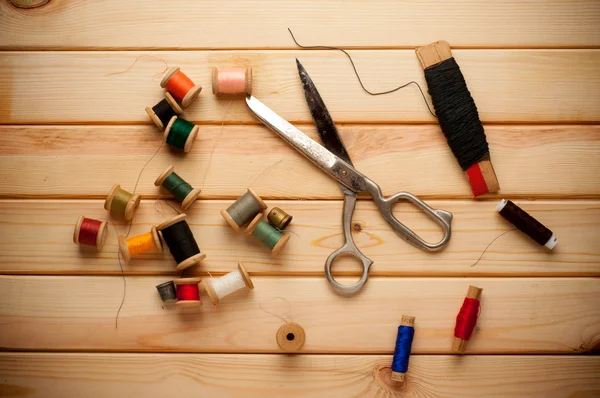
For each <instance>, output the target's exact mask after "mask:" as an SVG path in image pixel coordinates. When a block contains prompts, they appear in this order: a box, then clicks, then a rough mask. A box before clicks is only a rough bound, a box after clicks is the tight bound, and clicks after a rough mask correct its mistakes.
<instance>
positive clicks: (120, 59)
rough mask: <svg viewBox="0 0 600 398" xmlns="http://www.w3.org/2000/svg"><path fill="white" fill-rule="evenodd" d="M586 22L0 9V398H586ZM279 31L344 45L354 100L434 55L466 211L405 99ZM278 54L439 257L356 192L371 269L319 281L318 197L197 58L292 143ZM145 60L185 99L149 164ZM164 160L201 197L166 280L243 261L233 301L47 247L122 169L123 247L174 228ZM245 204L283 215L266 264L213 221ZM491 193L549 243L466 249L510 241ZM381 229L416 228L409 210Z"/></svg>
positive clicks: (326, 247)
mask: <svg viewBox="0 0 600 398" xmlns="http://www.w3.org/2000/svg"><path fill="white" fill-rule="evenodd" d="M598 26H600V3H599V2H597V1H595V0H578V1H575V2H574V1H568V0H549V1H545V2H540V1H533V0H532V1H508V0H501V1H494V2H488V1H484V0H472V1H467V0H464V1H463V0H460V1H455V2H452V3H448V2H443V1H440V0H428V1H423V2H402V1H397V0H381V1H364V0H354V1H350V2H339V1H330V0H322V1H318V2H314V1H313V2H311V1H306V0H293V1H279V0H263V1H259V2H245V1H242V0H235V1H229V2H219V1H216V0H215V1H204V2H201V3H199V2H196V1H191V0H182V1H179V2H176V3H169V4H167V3H165V2H143V1H140V0H130V1H127V2H121V1H117V0H98V1H93V2H87V1H84V0H70V1H67V0H51V1H50V2H49V3H48V4H47V5H45V6H43V7H40V8H36V9H31V10H24V9H17V8H15V7H13V6H12V5H11V4H9V3H8V1H7V0H0V228H1V229H0V301H1V302H2V306H0V350H1V351H4V352H0V395H1V396H36V397H37V396H40V397H42V396H43V397H65V396H79V395H86V396H98V397H104V396H121V395H130V396H138V395H144V396H165V395H174V394H177V396H182V397H186V396H198V395H202V396H214V397H217V396H231V395H235V396H287V397H290V396H323V395H327V396H331V397H334V396H339V397H348V396H357V397H370V396H418V397H422V396H440V397H456V396H472V397H479V396H480V397H488V396H498V397H509V396H510V397H521V396H522V397H525V396H527V397H531V396H540V397H564V396H577V397H592V396H598V395H599V394H600V382H599V380H600V362H599V358H600V357H599V356H598V352H599V348H598V347H600V309H599V308H598V305H597V303H598V302H599V299H600V297H599V295H600V284H599V279H598V277H599V276H600V261H599V259H600V245H599V244H598V242H599V241H600V127H599V123H600V73H598V72H599V70H600V30H598ZM287 28H291V29H292V30H293V31H294V33H295V34H296V36H297V38H298V40H299V41H300V42H301V43H302V44H306V45H317V44H319V45H339V46H343V47H345V48H348V49H351V54H352V56H353V58H354V59H355V61H356V64H357V68H358V70H359V72H360V73H361V76H362V77H363V80H364V82H365V84H366V85H367V86H368V87H369V88H370V89H372V90H384V89H389V88H391V87H394V86H396V85H398V84H401V83H404V82H407V81H411V80H414V81H416V82H418V83H419V84H421V85H422V87H423V88H424V89H426V86H425V84H424V78H423V73H422V71H421V68H420V66H419V63H418V61H417V59H416V56H415V54H414V48H415V47H417V46H421V45H424V44H427V43H429V42H432V41H435V40H440V39H444V40H447V41H449V42H450V44H451V45H452V47H453V49H455V50H454V52H453V53H454V55H455V56H456V59H457V61H458V62H459V64H460V66H461V69H462V71H463V73H464V75H465V77H466V79H467V82H468V85H469V89H470V91H471V93H472V94H473V96H474V98H475V101H476V103H477V106H478V109H479V112H480V115H481V119H482V120H483V122H484V124H485V128H486V135H487V139H488V142H489V144H490V150H491V155H492V159H493V162H494V166H495V168H496V172H497V174H498V179H499V181H500V185H501V188H502V190H501V192H500V193H498V194H494V195H489V196H488V197H486V198H484V199H480V200H472V198H471V194H470V189H469V186H468V184H467V182H466V181H465V178H464V176H463V174H462V172H461V170H460V168H459V167H458V165H457V162H456V160H455V159H454V157H453V156H452V154H451V153H450V151H449V149H448V147H447V144H446V143H445V139H444V137H443V135H442V133H441V132H440V129H439V127H438V125H437V123H436V120H435V118H433V117H432V116H431V115H430V114H429V112H428V110H427V106H426V104H425V103H424V101H423V99H422V98H421V95H420V93H419V91H418V89H417V88H416V87H415V86H410V87H407V88H405V89H403V90H401V91H400V92H396V93H394V94H391V95H386V96H379V97H371V96H369V95H367V94H365V93H364V92H363V91H362V90H361V88H360V86H359V84H358V81H357V80H356V77H355V76H354V74H353V72H352V69H351V66H350V64H349V62H348V60H347V59H346V58H345V57H344V55H343V54H340V53H338V52H331V51H318V50H302V49H299V48H297V47H296V46H295V44H294V43H293V41H292V39H291V37H290V35H289V33H288V32H287ZM296 57H298V58H299V59H300V60H301V61H302V63H303V64H304V66H305V67H306V68H307V70H308V71H309V73H310V75H311V77H312V78H313V79H314V80H315V82H316V84H317V86H318V87H319V89H320V91H321V94H322V96H323V97H324V99H325V101H326V103H327V105H328V108H329V109H330V111H331V113H332V115H333V118H334V119H335V120H336V122H338V125H339V127H340V133H341V135H342V137H343V138H344V141H345V143H346V145H347V147H348V150H349V152H350V154H351V156H352V158H353V160H354V163H355V165H356V167H357V168H358V169H359V170H360V171H362V172H363V173H365V174H366V175H368V176H369V177H372V178H373V180H375V181H376V182H377V183H378V184H380V185H381V187H382V189H383V191H384V192H385V193H386V194H391V193H395V192H397V191H400V190H406V191H409V192H412V193H415V194H417V195H419V196H421V197H423V198H425V199H427V200H428V202H429V203H430V204H431V205H433V206H434V207H437V208H443V209H446V210H449V211H451V212H452V213H453V214H454V221H453V235H452V240H451V242H450V244H449V245H448V247H447V248H446V249H445V250H443V251H441V252H439V253H425V252H422V251H420V250H418V249H416V248H413V247H412V246H410V245H408V244H407V243H405V242H403V241H402V240H400V239H399V238H398V237H397V236H396V235H395V234H394V233H393V232H392V231H391V230H390V229H389V227H388V225H387V224H386V223H385V222H384V221H383V219H382V218H381V217H380V215H379V214H378V212H377V211H376V208H375V206H374V205H373V203H372V202H371V201H370V200H360V201H359V202H358V205H357V211H356V214H355V217H354V220H353V221H354V225H353V234H354V238H355V240H356V242H357V244H358V245H359V247H360V248H361V250H363V251H364V253H365V254H367V255H368V256H369V257H371V258H372V259H373V260H374V261H375V264H374V266H373V267H372V270H371V278H370V279H369V282H368V283H367V285H366V286H365V289H364V290H363V291H362V292H360V293H359V294H358V295H356V296H354V297H343V296H340V295H337V294H336V293H335V292H334V291H333V290H332V288H331V287H330V286H329V285H328V284H327V282H326V281H325V278H324V277H323V262H324V260H325V258H326V257H327V256H328V255H329V253H330V252H331V251H332V250H333V249H335V248H337V247H338V246H339V245H340V244H341V242H342V236H341V233H342V231H341V211H342V202H341V199H342V196H341V192H340V190H339V187H338V186H337V184H336V183H335V182H333V181H332V180H330V179H329V178H328V177H327V176H325V175H323V174H322V173H321V172H319V171H318V170H317V169H316V168H315V167H314V166H312V165H311V164H310V163H309V162H307V161H306V160H305V159H304V158H303V157H302V156H301V155H300V154H298V153H296V152H295V151H293V150H292V149H291V148H290V147H288V146H287V145H286V144H285V143H284V142H283V141H281V140H280V139H279V138H278V137H276V136H275V135H274V134H273V133H272V132H270V131H269V130H267V129H266V128H264V127H263V126H262V125H259V124H258V122H257V120H256V119H255V118H254V117H253V116H252V115H251V114H250V113H249V112H248V111H247V110H246V107H245V105H244V104H243V101H240V100H221V99H217V98H215V97H214V96H213V95H212V93H211V92H210V75H211V67H213V66H231V65H236V66H244V65H247V66H252V67H253V71H254V94H255V95H256V96H257V97H258V98H260V99H261V100H262V101H264V102H265V103H266V104H268V105H269V106H270V107H272V108H273V109H274V110H276V111H277V112H278V113H280V114H281V115H282V116H284V117H285V118H287V119H289V120H290V121H292V122H294V123H299V124H301V126H300V128H301V129H302V130H303V131H306V132H307V133H308V134H309V135H311V136H312V137H316V131H315V128H314V126H312V124H311V122H310V121H311V119H310V114H309V112H308V108H307V106H306V103H305V100H304V97H303V93H302V90H301V87H300V84H299V82H298V77H297V73H296V68H295V62H294V59H295V58H296ZM136 59H137V62H136V63H135V65H134V66H133V67H131V68H130V69H129V70H127V71H125V70H126V69H127V68H128V67H130V66H131V65H132V64H133V63H134V61H136ZM163 60H164V62H163ZM165 62H166V63H168V64H169V65H177V66H181V67H182V69H183V70H184V71H185V72H186V73H187V74H188V75H189V76H190V77H191V78H192V79H193V80H194V81H196V82H197V83H198V84H200V85H202V86H203V87H204V90H203V91H202V93H201V95H200V97H199V99H198V100H197V101H196V102H195V103H194V104H193V105H192V106H191V107H190V108H188V109H186V113H185V116H186V118H188V119H190V120H193V121H194V122H196V123H198V124H200V134H199V137H198V139H197V141H196V142H195V144H194V148H193V150H192V152H191V153H189V154H187V155H185V156H182V155H178V154H175V153H173V152H171V151H170V150H168V149H167V148H166V147H161V148H160V149H159V147H160V145H161V133H160V132H159V131H158V130H157V129H156V128H155V127H154V126H153V125H151V123H150V121H149V119H148V118H147V115H146V114H145V112H144V107H145V106H148V105H150V106H151V105H154V104H155V103H156V102H158V100H159V99H160V98H161V96H162V89H161V88H160V87H159V84H158V81H159V80H160V72H162V71H163V70H164V67H165ZM119 72H122V73H119ZM427 99H428V100H429V97H428V96H427ZM155 153H156V155H155V156H154V158H153V159H152V160H151V162H150V163H149V164H148V165H147V167H146V168H145V170H144V172H143V173H142V174H141V175H140V170H141V169H142V167H143V166H144V164H146V162H148V161H149V160H150V159H151V157H152V156H153V155H154V154H155ZM170 164H173V165H175V168H176V170H177V172H178V173H179V174H180V175H182V176H184V178H186V180H188V181H189V182H190V183H192V185H194V186H195V187H199V188H202V194H201V199H200V201H198V202H197V203H196V204H195V205H194V206H193V207H192V208H191V209H189V211H188V221H189V222H190V225H191V228H192V230H193V232H194V234H195V236H196V237H197V239H198V241H199V244H200V247H201V249H202V251H203V252H205V253H206V254H207V258H206V260H204V261H203V262H202V264H201V265H200V266H199V267H196V268H194V269H191V270H189V271H188V272H187V274H189V275H199V276H201V277H203V278H210V277H211V276H218V275H222V274H224V273H227V272H229V271H230V270H232V269H233V268H234V267H235V264H236V263H237V262H238V261H242V262H244V264H245V265H246V267H247V268H248V270H249V271H250V273H251V275H252V280H253V282H254V284H255V289H254V290H252V291H241V292H237V293H235V294H234V295H232V296H230V297H227V299H225V300H223V302H222V304H221V305H220V306H219V307H213V306H212V305H211V304H210V303H209V301H208V300H204V305H203V306H202V307H200V308H196V309H188V310H177V309H175V308H172V307H170V306H164V305H162V303H161V302H160V300H159V298H158V296H157V294H156V290H155V288H154V286H155V285H156V284H158V283H161V282H163V281H165V280H168V279H169V278H172V277H174V276H175V275H179V273H177V272H176V271H175V268H174V262H173V260H172V258H171V256H170V255H169V254H168V253H163V254H160V255H143V256H140V257H139V258H135V259H133V260H132V261H131V262H130V263H129V264H123V276H122V274H121V268H120V267H119V263H118V262H117V255H116V251H117V244H116V242H117V240H116V239H117V231H118V232H119V233H124V232H125V231H126V226H125V225H123V224H122V223H120V222H116V221H114V220H111V221H112V222H113V223H114V225H111V226H110V230H109V236H108V239H107V243H106V246H105V248H104V249H103V250H102V251H101V252H96V251H95V250H90V249H89V248H84V247H79V246H75V245H74V244H73V243H72V232H73V225H74V223H75V221H76V219H77V218H78V217H79V215H81V214H85V215H86V216H88V217H94V218H106V217H108V215H107V213H106V212H105V211H104V210H103V208H102V199H103V198H104V196H105V195H106V193H107V192H108V190H109V189H110V187H111V186H112V184H114V183H120V184H122V185H123V186H124V187H126V188H128V189H130V190H131V189H133V187H134V185H135V183H136V180H137V179H138V176H139V177H140V178H139V184H138V185H137V188H136V191H137V192H139V193H141V194H142V195H143V196H144V200H143V201H142V204H141V206H140V208H139V210H138V212H137V214H136V217H135V219H134V221H133V223H132V229H131V231H132V234H138V233H142V232H146V231H147V230H148V228H149V226H150V225H153V224H156V223H158V222H161V221H162V220H164V219H165V218H167V217H170V216H171V215H174V214H175V213H174V212H173V210H172V209H170V208H169V207H168V206H166V205H165V202H164V200H165V199H168V198H165V196H164V194H162V193H161V191H160V189H158V188H157V187H155V186H154V185H153V181H154V179H155V178H156V176H157V175H158V174H159V173H161V172H162V171H163V170H164V169H165V168H166V167H167V166H168V165H170ZM247 187H252V188H253V189H255V190H256V191H258V192H259V193H260V194H261V195H262V196H263V197H265V198H267V199H268V200H267V204H268V205H269V206H280V207H282V208H284V209H285V210H287V211H289V212H290V213H291V214H293V216H294V220H293V222H292V225H291V227H290V231H291V234H292V237H291V239H290V243H289V245H288V246H287V247H286V248H285V250H284V251H283V252H282V254H281V256H280V257H279V258H277V259H273V258H271V257H270V256H269V253H268V252H267V251H266V250H264V248H262V247H261V246H260V245H259V244H258V243H257V242H255V241H253V240H252V239H249V238H246V237H244V236H241V235H236V234H235V233H234V232H233V231H232V230H231V229H230V228H229V227H228V226H227V225H226V224H225V222H224V220H223V219H222V217H221V216H220V215H219V210H220V209H223V208H225V207H226V206H228V205H229V204H230V203H231V200H232V199H233V198H235V197H237V196H238V195H239V194H240V193H241V192H243V191H244V190H245V189H246V188H247ZM159 195H160V196H159ZM501 197H507V198H511V199H513V200H515V201H516V202H517V203H518V204H519V205H520V206H522V207H523V208H524V209H526V210H527V211H528V212H530V213H531V214H532V215H534V216H536V217H537V218H539V219H540V220H541V221H543V222H544V223H545V224H546V225H547V226H549V227H550V228H551V229H552V230H553V231H554V232H555V233H556V235H557V236H558V238H559V244H558V245H557V247H556V249H555V250H554V251H553V252H547V251H545V250H543V249H541V248H540V247H539V246H537V245H536V244H535V243H533V242H532V241H530V240H529V239H527V238H526V237H524V236H523V235H522V234H521V233H520V232H518V231H513V232H510V233H506V235H503V236H501V237H500V238H499V239H498V240H496V241H495V242H494V243H493V244H492V245H491V246H490V247H489V248H488V249H487V251H485V253H484V250H485V249H486V247H487V246H488V245H489V244H490V242H492V241H493V240H494V239H495V238H496V237H498V236H500V235H501V234H502V233H504V232H506V231H509V230H510V229H511V228H512V226H511V225H510V224H509V223H507V222H506V221H505V220H504V219H502V218H501V217H500V216H499V215H498V214H497V213H496V212H495V210H494V208H495V206H496V203H497V202H498V200H499V199H500V198H501ZM365 199H367V198H365ZM395 214H397V216H398V217H399V218H400V219H401V220H403V221H405V222H406V223H407V224H408V225H409V226H410V227H411V228H414V229H415V231H417V232H418V233H419V234H422V235H423V236H424V237H426V238H429V239H432V240H433V239H435V238H436V237H438V236H439V231H437V230H436V229H435V228H434V227H433V224H432V223H431V222H429V221H428V220H426V219H424V218H423V217H421V216H419V215H418V214H415V212H414V211H413V209H411V208H410V207H409V206H405V205H400V206H398V208H397V209H396V210H395ZM482 254H483V255H482ZM480 257H481V258H480ZM479 258H480V259H479ZM478 259H479V260H478ZM335 274H336V275H337V276H338V277H339V278H340V279H341V280H343V281H344V282H350V281H351V280H355V279H356V278H357V275H359V274H360V269H359V267H358V265H357V264H356V263H355V262H354V261H352V260H346V259H344V260H342V261H340V262H339V263H336V267H335ZM124 283H126V286H127V294H126V297H125V301H124V303H123V308H122V311H121V313H120V317H119V327H118V328H115V315H116V312H117V309H118V308H119V304H120V303H121V299H122V295H123V287H124ZM469 284H476V285H477V286H480V287H482V288H483V289H484V293H483V296H482V312H481V314H480V317H479V320H478V325H477V329H476V331H475V333H474V336H473V338H472V341H471V342H470V344H469V350H468V352H467V355H464V356H462V357H457V356H455V355H452V352H451V351H450V344H451V339H452V328H453V326H454V320H455V316H456V313H457V311H458V308H459V307H460V304H461V302H462V299H463V297H464V294H465V292H466V290H467V286H468V285H469ZM265 310H267V311H269V312H272V313H274V314H276V315H271V314H269V313H268V312H266V311H265ZM402 314H412V315H414V316H416V317H417V325H416V338H415V342H414V346H413V354H414V355H413V356H412V357H411V363H410V369H409V373H408V375H407V379H406V382H405V383H394V382H391V381H390V380H389V376H390V368H389V365H390V363H391V357H392V355H391V354H392V351H393V347H394V340H395V335H396V328H397V326H398V321H399V319H400V317H401V315H402ZM278 316H281V317H283V318H284V319H286V320H294V321H296V322H299V323H300V324H302V325H303V327H304V328H305V330H306V332H307V341H306V345H305V347H304V349H303V351H302V353H301V355H294V356H289V355H285V354H282V353H281V351H280V350H279V349H278V346H277V345H276V342H275V331H276V330H277V328H278V327H279V326H280V325H281V323H282V322H283V321H282V320H281V319H279V318H278ZM507 354H511V355H507ZM580 354H588V355H580Z"/></svg>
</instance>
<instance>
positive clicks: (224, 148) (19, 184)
mask: <svg viewBox="0 0 600 398" xmlns="http://www.w3.org/2000/svg"><path fill="white" fill-rule="evenodd" d="M303 129H304V130H305V131H306V132H307V133H309V134H310V136H311V137H313V138H315V139H317V140H318V137H317V134H316V131H315V129H314V126H313V125H310V126H308V125H306V126H303ZM340 134H341V136H342V138H343V139H344V141H345V143H346V146H347V148H348V151H349V153H350V155H351V156H352V158H353V160H354V164H355V166H356V167H357V169H358V170H360V171H361V172H363V173H364V174H366V175H367V176H369V177H370V178H371V179H373V180H374V181H376V182H377V183H378V184H379V185H380V186H381V187H382V189H383V191H384V192H385V193H387V194H391V193H395V192H397V191H401V190H405V191H409V192H412V193H414V194H416V195H420V196H423V197H425V198H431V197H434V198H471V197H472V193H471V189H470V187H469V185H468V183H467V180H466V178H465V177H464V175H463V173H462V171H461V169H460V167H459V166H458V163H457V161H456V159H455V158H454V157H453V156H452V154H451V152H450V149H449V148H448V145H447V144H446V140H445V138H444V136H443V134H442V133H441V131H440V130H439V127H438V126H437V125H421V126H403V125H390V126H388V125H377V126H369V125H343V126H340ZM486 134H487V139H488V142H489V143H490V146H491V153H492V157H493V160H494V165H495V167H496V173H497V175H498V178H499V180H500V185H501V192H500V193H499V194H497V195H494V197H503V196H511V197H526V198H544V197H562V198H566V197H571V198H572V197H576V198H581V197H598V196H599V195H600V178H599V177H598V176H600V126H527V125H520V126H496V125H488V126H487V132H486ZM0 137H1V138H0V195H2V196H4V197H23V196H26V197H96V198H100V197H104V196H105V195H106V194H107V192H108V190H109V189H110V187H111V186H112V185H113V184H114V183H115V182H119V183H120V184H122V185H123V186H124V187H129V189H133V186H134V184H135V182H136V180H137V178H138V176H139V174H140V171H141V170H142V168H143V167H144V164H146V162H148V161H149V160H150V158H151V157H152V155H154V154H155V153H156V151H157V149H158V148H159V146H160V145H161V142H162V135H161V134H160V133H159V132H158V131H157V130H156V129H155V128H154V127H153V126H110V127H109V126H4V127H0ZM267 148H268V149H267ZM265 149H267V150H265ZM170 164H174V165H175V168H176V171H177V172H178V173H179V174H180V175H182V176H183V177H184V178H185V179H186V180H187V181H188V182H190V183H191V184H192V185H193V186H196V187H200V188H202V197H203V198H223V197H227V198H235V197H237V196H238V195H239V194H240V193H241V192H243V191H244V190H245V188H246V187H248V186H252V188H254V189H255V190H256V191H257V192H259V193H260V194H261V195H263V196H264V197H268V198H277V199H296V198H297V199H340V198H341V191H340V189H339V186H338V185H337V184H336V183H335V182H334V181H333V180H332V179H331V178H329V177H328V176H326V175H325V174H324V173H322V172H321V171H320V170H319V169H317V168H316V167H314V166H313V165H312V164H311V163H310V162H309V161H308V160H306V159H305V158H304V157H303V156H302V155H300V154H299V153H298V152H296V151H295V150H294V149H293V148H291V147H290V146H289V145H287V144H286V143H285V142H284V141H283V140H281V139H280V138H279V137H278V136H277V135H276V134H274V133H273V132H271V131H270V130H268V129H267V128H265V127H263V126H237V125H235V126H224V128H223V129H221V127H220V126H201V129H200V134H199V137H198V139H197V141H196V142H195V145H194V148H193V150H192V152H191V153H189V154H186V155H185V156H178V155H176V154H174V153H173V152H171V151H170V150H169V149H168V148H167V147H164V148H161V149H160V150H159V152H158V154H157V155H156V156H155V157H154V159H152V161H151V162H150V163H149V164H148V166H147V167H146V169H145V171H144V173H143V174H142V176H141V178H140V182H139V185H138V189H137V192H139V193H141V194H143V195H153V196H156V195H158V194H159V192H160V191H159V190H158V189H157V188H156V187H155V186H154V180H155V178H156V176H158V175H160V174H161V173H162V172H163V171H164V170H165V169H166V168H167V166H168V165H170ZM117 180H118V181H117Z"/></svg>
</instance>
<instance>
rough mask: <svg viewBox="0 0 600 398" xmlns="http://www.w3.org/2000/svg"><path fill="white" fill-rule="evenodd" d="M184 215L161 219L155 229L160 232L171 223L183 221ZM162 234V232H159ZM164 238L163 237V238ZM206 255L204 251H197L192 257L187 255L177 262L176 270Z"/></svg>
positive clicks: (188, 265) (198, 260)
mask: <svg viewBox="0 0 600 398" xmlns="http://www.w3.org/2000/svg"><path fill="white" fill-rule="evenodd" d="M185 217H186V214H185V213H184V214H180V215H178V216H175V217H173V218H172V219H170V220H167V221H163V222H162V223H160V224H158V225H157V226H156V229H157V230H158V231H159V232H160V231H162V230H163V229H165V228H168V227H170V226H171V225H173V224H177V223H178V222H180V221H184V220H185ZM160 235H161V236H162V234H160ZM163 239H164V238H163ZM205 257H206V254H204V253H198V254H195V255H193V256H192V257H188V258H186V259H185V260H183V261H182V262H180V263H179V264H177V267H176V269H177V271H181V270H184V269H186V268H189V267H191V266H192V265H195V264H198V263H199V262H200V261H202V260H203V259H204V258H205Z"/></svg>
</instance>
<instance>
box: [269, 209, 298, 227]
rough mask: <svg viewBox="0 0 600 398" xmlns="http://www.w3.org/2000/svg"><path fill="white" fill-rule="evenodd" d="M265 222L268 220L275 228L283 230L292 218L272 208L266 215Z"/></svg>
mask: <svg viewBox="0 0 600 398" xmlns="http://www.w3.org/2000/svg"><path fill="white" fill-rule="evenodd" d="M267 220H269V222H270V223H271V225H272V226H274V227H275V228H277V229H279V230H284V229H286V228H287V226H288V225H289V224H290V223H291V222H292V216H290V215H289V214H288V213H286V212H285V211H283V210H281V209H280V208H279V207H273V208H272V209H271V211H270V212H269V214H268V215H267Z"/></svg>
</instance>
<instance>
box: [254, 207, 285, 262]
mask: <svg viewBox="0 0 600 398" xmlns="http://www.w3.org/2000/svg"><path fill="white" fill-rule="evenodd" d="M262 217H263V215H262V213H261V214H257V215H256V217H254V220H252V221H251V222H250V224H248V228H246V232H245V233H246V235H253V236H255V237H256V238H258V239H259V240H260V241H261V242H263V243H264V244H265V246H267V247H268V248H269V249H271V256H272V257H277V256H278V255H279V253H280V252H281V250H282V249H283V248H284V246H285V245H286V244H287V243H288V241H289V240H290V236H289V235H288V234H286V233H284V232H280V231H279V230H277V229H276V228H274V227H273V226H271V225H270V224H269V223H266V222H265V221H263V219H262ZM263 228H265V229H269V228H270V231H271V233H272V234H278V235H277V236H276V237H277V238H278V240H277V241H276V242H275V241H274V240H272V239H270V238H268V236H266V235H264V232H260V233H258V232H259V231H262V229H263Z"/></svg>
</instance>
